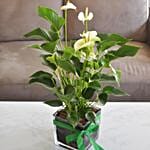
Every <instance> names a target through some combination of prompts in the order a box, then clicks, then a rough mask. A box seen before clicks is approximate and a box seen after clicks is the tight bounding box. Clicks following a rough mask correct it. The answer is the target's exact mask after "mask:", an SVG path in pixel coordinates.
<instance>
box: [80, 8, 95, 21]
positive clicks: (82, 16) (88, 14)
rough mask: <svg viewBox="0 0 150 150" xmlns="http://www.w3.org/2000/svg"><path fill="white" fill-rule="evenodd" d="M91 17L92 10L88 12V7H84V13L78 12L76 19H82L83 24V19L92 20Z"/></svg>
mask: <svg viewBox="0 0 150 150" xmlns="http://www.w3.org/2000/svg"><path fill="white" fill-rule="evenodd" d="M93 17H94V15H93V13H92V12H89V9H88V7H87V8H86V10H85V13H84V12H80V13H79V15H78V19H79V20H80V21H82V22H83V24H84V23H85V21H90V20H92V19H93Z"/></svg>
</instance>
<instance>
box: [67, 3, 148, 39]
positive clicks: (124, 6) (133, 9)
mask: <svg viewBox="0 0 150 150" xmlns="http://www.w3.org/2000/svg"><path fill="white" fill-rule="evenodd" d="M72 2H74V4H75V5H76V6H77V7H78V9H77V13H78V12H79V11H81V10H84V8H85V7H87V6H88V7H89V9H90V11H92V12H94V15H95V16H94V19H93V21H92V22H91V23H90V29H91V30H97V31H98V32H103V33H119V34H121V35H124V36H126V37H130V38H132V39H135V40H138V41H145V40H146V37H147V31H146V23H147V20H148V13H149V10H148V0H72ZM77 13H76V12H73V11H72V12H71V13H70V15H69V18H68V20H69V23H68V25H69V37H70V38H71V39H72V38H78V37H79V36H78V35H79V33H80V32H82V30H83V25H82V23H81V22H79V21H78V20H77Z"/></svg>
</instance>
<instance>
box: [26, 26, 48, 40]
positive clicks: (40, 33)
mask: <svg viewBox="0 0 150 150" xmlns="http://www.w3.org/2000/svg"><path fill="white" fill-rule="evenodd" d="M24 36H25V37H26V38H28V37H37V38H41V39H44V40H47V41H50V38H49V36H48V34H47V33H46V32H45V31H44V30H43V29H41V28H36V29H34V30H33V31H31V32H29V33H27V34H25V35H24Z"/></svg>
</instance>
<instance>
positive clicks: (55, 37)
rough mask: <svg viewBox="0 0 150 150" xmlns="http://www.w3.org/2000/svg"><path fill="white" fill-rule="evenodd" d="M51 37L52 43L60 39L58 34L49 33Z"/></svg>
mask: <svg viewBox="0 0 150 150" xmlns="http://www.w3.org/2000/svg"><path fill="white" fill-rule="evenodd" d="M49 35H50V37H51V40H52V41H57V40H58V39H59V34H58V32H54V31H49Z"/></svg>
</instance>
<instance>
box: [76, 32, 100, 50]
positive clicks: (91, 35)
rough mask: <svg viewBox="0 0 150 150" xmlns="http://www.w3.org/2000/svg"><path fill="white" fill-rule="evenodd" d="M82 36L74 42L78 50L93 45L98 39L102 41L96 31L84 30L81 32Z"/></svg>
mask: <svg viewBox="0 0 150 150" xmlns="http://www.w3.org/2000/svg"><path fill="white" fill-rule="evenodd" d="M80 36H81V37H82V39H79V40H77V41H76V43H75V44H74V49H75V50H76V51H77V50H80V49H82V48H85V47H93V46H94V45H95V42H96V41H100V38H99V37H98V36H97V32H96V31H88V32H86V33H85V32H84V33H83V34H80Z"/></svg>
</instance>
